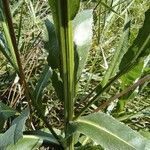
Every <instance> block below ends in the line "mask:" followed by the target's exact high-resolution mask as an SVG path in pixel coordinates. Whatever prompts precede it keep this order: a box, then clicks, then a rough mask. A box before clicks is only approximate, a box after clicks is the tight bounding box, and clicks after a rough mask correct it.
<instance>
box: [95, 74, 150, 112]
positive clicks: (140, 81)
mask: <svg viewBox="0 0 150 150" xmlns="http://www.w3.org/2000/svg"><path fill="white" fill-rule="evenodd" d="M149 80H150V75H146V76H144V77H143V78H141V79H139V80H138V81H137V82H136V83H134V84H132V85H130V86H129V87H127V88H126V89H124V90H123V91H122V92H120V93H117V94H116V95H114V96H113V97H111V98H109V99H108V100H107V101H106V102H105V103H104V104H102V105H101V106H99V107H98V108H97V109H95V110H94V112H98V111H99V110H102V109H104V108H106V107H107V106H109V104H110V103H111V102H113V101H114V100H115V99H118V98H120V97H122V96H123V95H125V94H127V93H128V92H130V91H133V90H135V88H137V87H138V86H140V85H142V84H144V83H145V82H147V81H149Z"/></svg>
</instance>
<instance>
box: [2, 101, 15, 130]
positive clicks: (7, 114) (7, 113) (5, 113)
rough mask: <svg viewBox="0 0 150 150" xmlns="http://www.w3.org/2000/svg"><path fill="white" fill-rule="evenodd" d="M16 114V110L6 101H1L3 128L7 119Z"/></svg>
mask: <svg viewBox="0 0 150 150" xmlns="http://www.w3.org/2000/svg"><path fill="white" fill-rule="evenodd" d="M15 114H16V111H15V110H14V109H12V108H10V107H8V106H7V105H5V104H4V103H2V102H0V120H1V121H0V129H2V128H3V126H4V123H5V121H6V120H7V119H8V118H9V117H11V116H14V115H15Z"/></svg>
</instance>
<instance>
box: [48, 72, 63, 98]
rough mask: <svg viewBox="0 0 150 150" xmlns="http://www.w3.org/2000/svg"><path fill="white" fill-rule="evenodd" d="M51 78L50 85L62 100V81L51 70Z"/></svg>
mask: <svg viewBox="0 0 150 150" xmlns="http://www.w3.org/2000/svg"><path fill="white" fill-rule="evenodd" d="M51 80H52V85H53V87H54V89H55V92H56V94H57V96H58V98H59V99H60V100H61V101H63V99H64V96H63V83H62V81H61V79H59V77H58V74H57V73H56V72H55V71H53V75H52V77H51Z"/></svg>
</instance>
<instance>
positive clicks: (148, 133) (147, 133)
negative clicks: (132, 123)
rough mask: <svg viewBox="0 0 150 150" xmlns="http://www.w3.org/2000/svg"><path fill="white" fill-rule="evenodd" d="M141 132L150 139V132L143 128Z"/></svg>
mask: <svg viewBox="0 0 150 150" xmlns="http://www.w3.org/2000/svg"><path fill="white" fill-rule="evenodd" d="M140 134H141V135H142V136H144V137H145V138H147V139H149V140H150V132H148V131H142V130H141V131H140Z"/></svg>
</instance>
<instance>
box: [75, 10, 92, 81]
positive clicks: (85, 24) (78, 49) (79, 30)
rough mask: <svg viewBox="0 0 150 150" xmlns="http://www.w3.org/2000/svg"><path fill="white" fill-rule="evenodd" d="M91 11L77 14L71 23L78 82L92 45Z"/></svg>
mask: <svg viewBox="0 0 150 150" xmlns="http://www.w3.org/2000/svg"><path fill="white" fill-rule="evenodd" d="M92 25H93V15H92V10H84V11H82V12H80V13H78V14H77V16H76V17H75V19H74V21H73V26H74V43H75V79H76V80H79V78H80V76H81V73H82V70H83V69H84V67H85V64H86V61H87V57H88V52H89V50H90V47H91V45H92Z"/></svg>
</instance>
